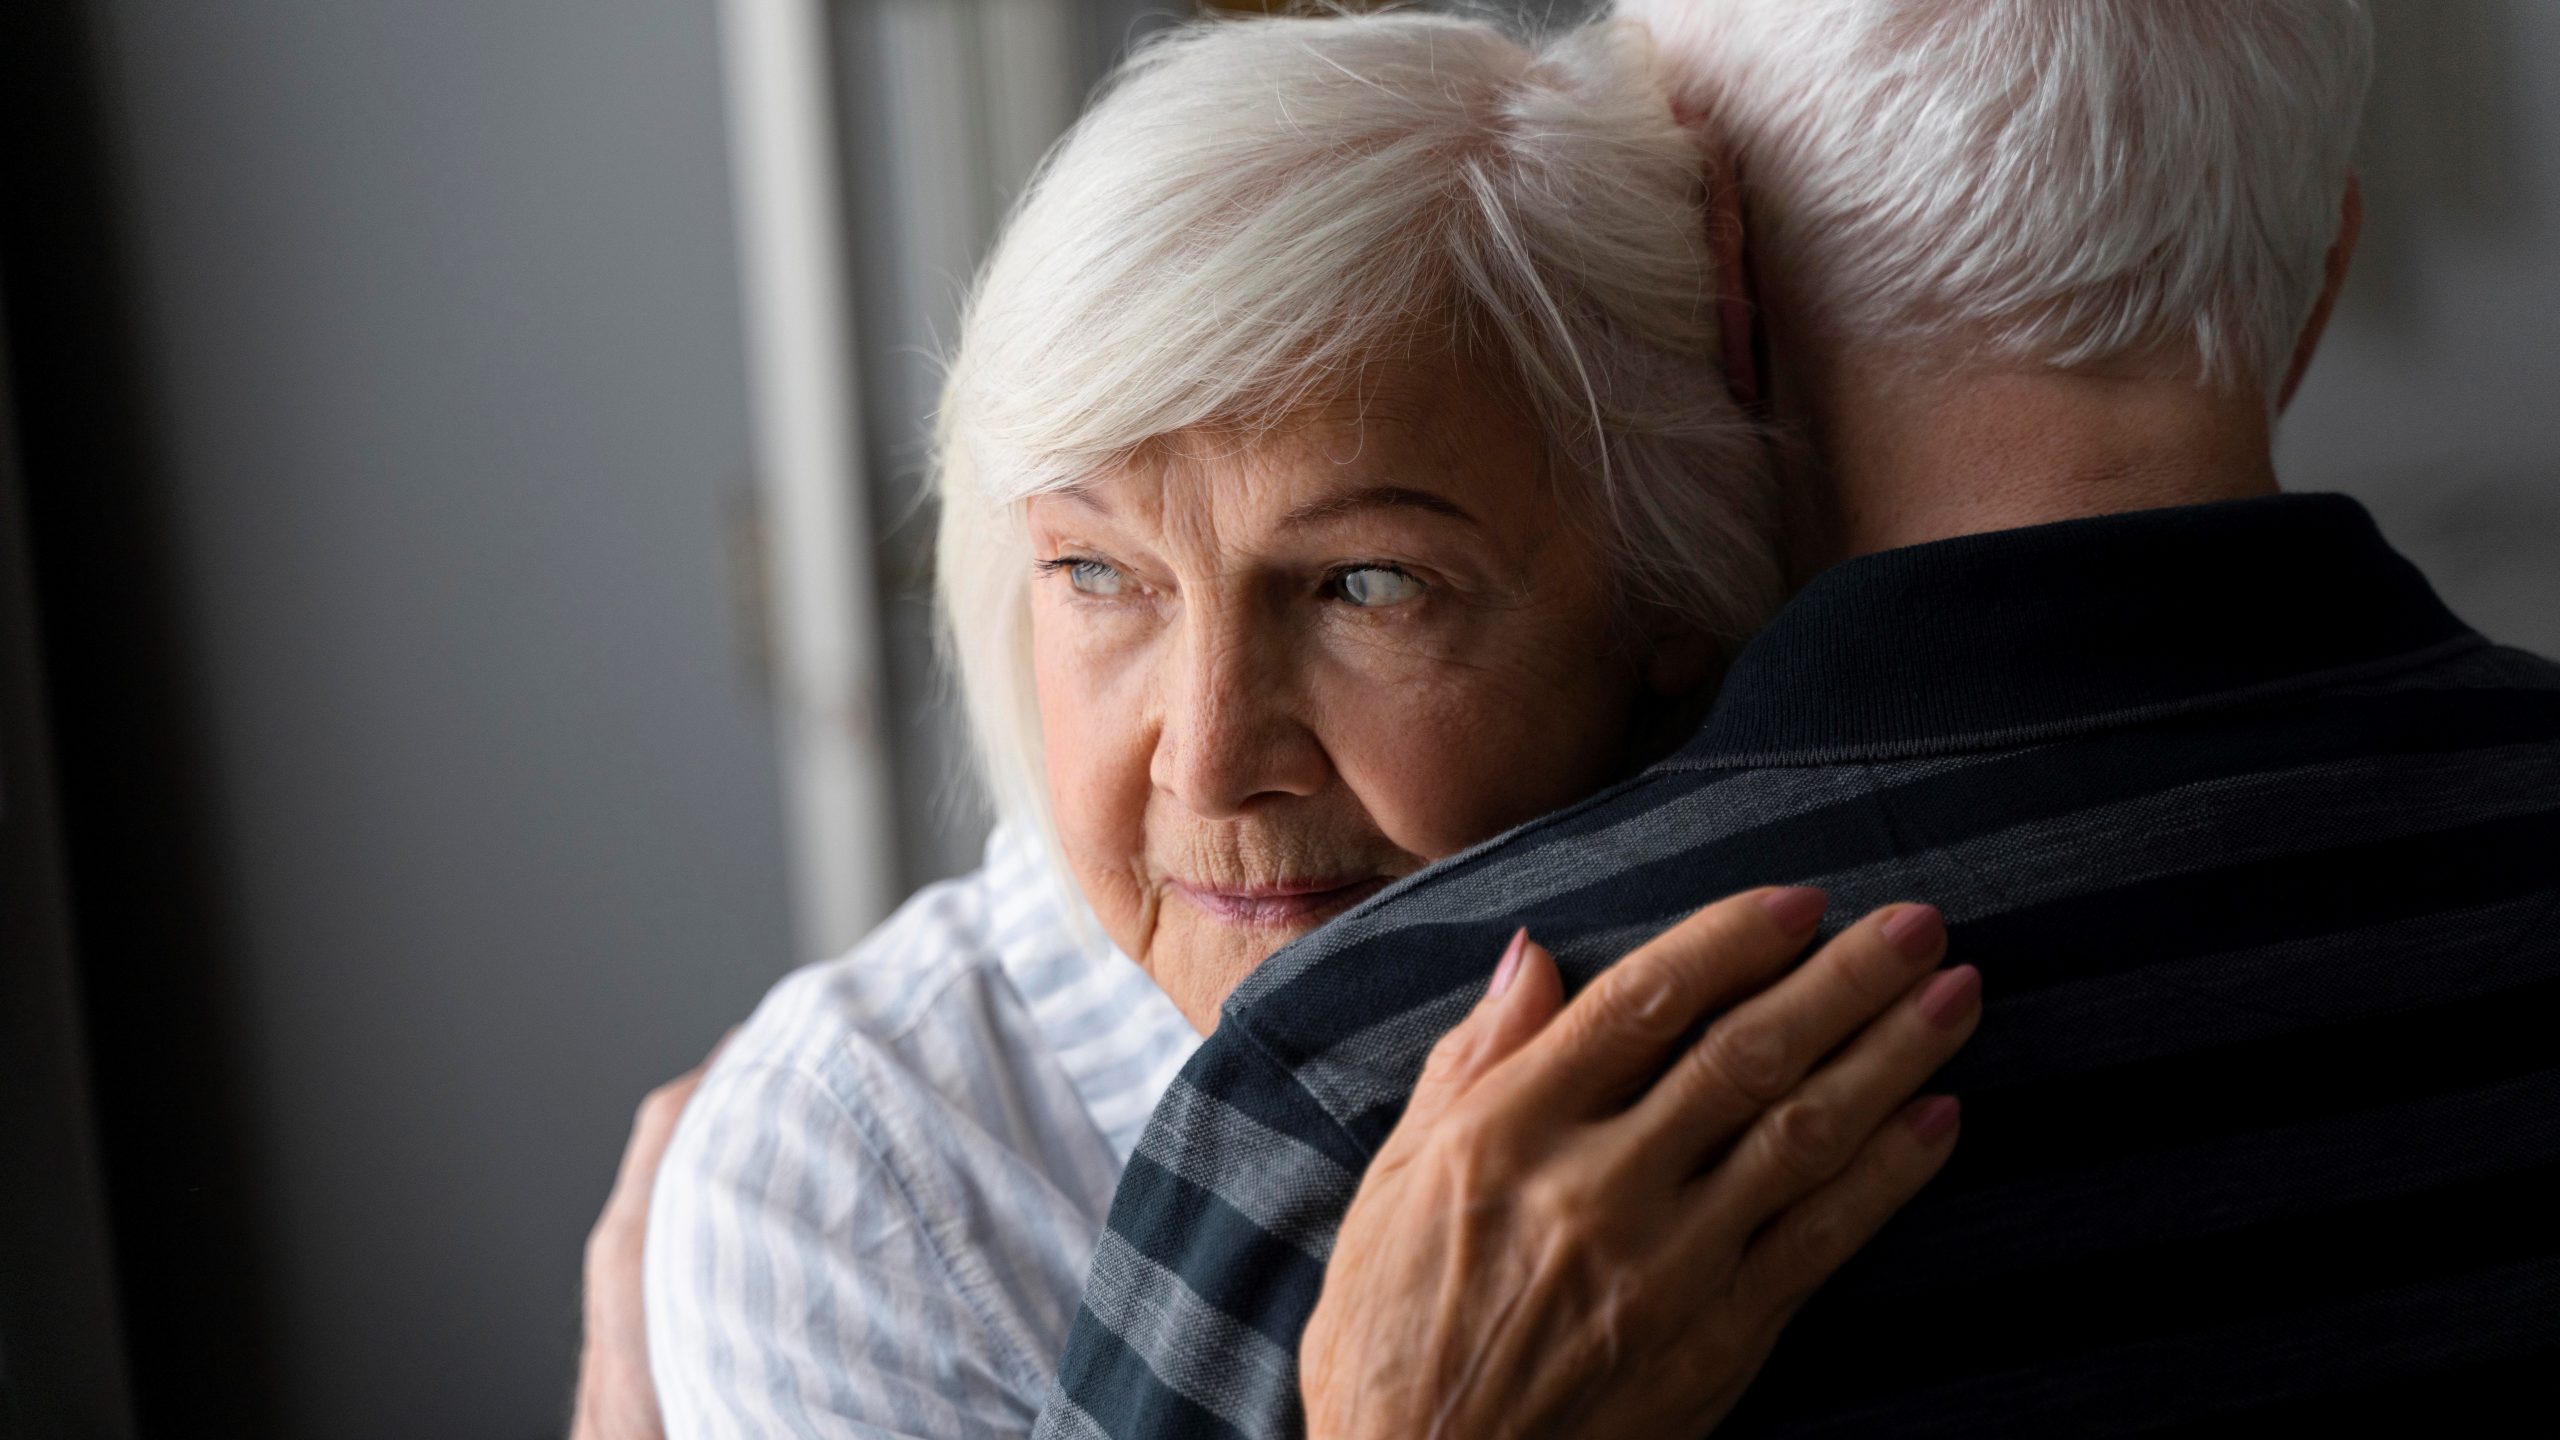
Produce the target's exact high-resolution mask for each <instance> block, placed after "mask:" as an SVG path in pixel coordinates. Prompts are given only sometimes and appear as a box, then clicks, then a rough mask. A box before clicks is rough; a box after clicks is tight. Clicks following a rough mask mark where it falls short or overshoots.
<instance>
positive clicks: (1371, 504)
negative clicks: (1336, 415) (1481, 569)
mask: <svg viewBox="0 0 2560 1440" xmlns="http://www.w3.org/2000/svg"><path fill="white" fill-rule="evenodd" d="M1363 510H1424V511H1428V512H1430V513H1431V514H1434V515H1446V516H1448V517H1449V518H1450V519H1452V520H1463V521H1465V522H1466V523H1467V524H1469V525H1473V526H1475V527H1477V528H1478V529H1482V528H1483V526H1484V522H1483V521H1481V520H1478V519H1477V518H1476V517H1475V516H1473V515H1471V514H1469V513H1468V512H1467V508H1466V507H1465V506H1463V505H1460V504H1459V503H1458V502H1457V501H1455V500H1452V499H1450V498H1448V497H1447V496H1445V495H1434V494H1433V493H1431V492H1430V491H1428V490H1415V489H1412V488H1410V487H1407V486H1403V485H1366V486H1363V487H1361V488H1360V489H1357V490H1351V491H1346V492H1344V493H1343V494H1340V495H1328V496H1326V497H1325V498H1324V499H1322V500H1310V501H1308V502H1307V503H1306V504H1304V505H1301V506H1299V507H1298V508H1296V509H1294V510H1292V511H1290V512H1289V513H1288V514H1286V515H1284V516H1282V517H1281V518H1280V523H1281V525H1282V526H1284V527H1288V526H1298V525H1313V524H1315V523H1317V522H1319V521H1324V520H1338V519H1340V518H1342V517H1343V516H1345V515H1355V514H1358V513H1359V512H1361V511H1363Z"/></svg>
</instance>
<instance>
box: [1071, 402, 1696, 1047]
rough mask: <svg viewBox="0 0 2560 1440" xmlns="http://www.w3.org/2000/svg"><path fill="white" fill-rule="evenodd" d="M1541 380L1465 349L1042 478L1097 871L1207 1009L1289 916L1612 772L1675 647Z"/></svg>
mask: <svg viewBox="0 0 2560 1440" xmlns="http://www.w3.org/2000/svg"><path fill="white" fill-rule="evenodd" d="M1523 408H1524V407H1523V406H1521V405H1520V404H1519V403H1517V402H1515V401H1512V400H1510V399H1509V398H1508V397H1507V392H1505V391H1504V390H1502V389H1501V388H1500V387H1498V386H1495V385H1491V384H1488V383H1485V382H1483V381H1482V380H1481V379H1480V378H1479V377H1478V376H1476V375H1475V374H1472V373H1470V372H1469V371H1468V370H1467V369H1466V368H1464V367H1462V366H1460V365H1458V364H1457V363H1456V362H1454V361H1447V362H1441V363H1438V364H1425V363H1415V364H1408V365H1404V366H1393V367H1379V368H1377V369H1373V370H1372V372H1371V373H1370V377H1369V382H1368V383H1367V384H1366V385H1364V386H1363V387H1362V394H1361V395H1359V396H1356V397H1351V398H1346V399H1344V400H1342V401H1340V402H1338V403H1335V404H1331V405H1327V406H1323V407H1320V408H1318V409H1316V410H1315V411H1314V412H1313V413H1310V414H1309V415H1307V416H1306V417H1305V419H1304V420H1303V422H1302V423H1299V424H1297V425H1295V426H1293V427H1291V428H1288V429H1285V430H1283V431H1281V432H1280V433H1277V434H1273V435H1269V436H1266V437H1260V438H1257V439H1255V440H1254V441H1252V442H1251V443H1245V442H1242V441H1237V440H1233V439H1231V438H1228V437H1222V436H1218V435H1208V434H1194V435H1184V436H1180V437H1176V438H1175V439H1174V440H1172V441H1169V442H1167V443H1165V444H1162V445H1159V446H1154V447H1150V451H1149V453H1148V454H1146V455H1145V456H1143V457H1142V458H1140V459H1138V460H1135V461H1133V462H1131V463H1129V464H1127V465H1125V466H1121V467H1118V468H1116V469H1114V470H1112V471H1111V472H1109V473H1107V474H1105V475H1103V476H1100V477H1098V478H1096V479H1094V480H1092V481H1090V482H1088V483H1086V484H1085V485H1083V486H1081V487H1079V488H1076V489H1073V490H1069V491H1064V492H1055V493H1049V494H1044V495H1041V496H1039V497H1037V498H1035V499H1034V500H1032V501H1031V503H1030V505H1029V507H1028V512H1027V514H1028V520H1029V524H1030V532H1031V544H1032V552H1033V556H1034V559H1035V563H1036V564H1037V567H1038V574H1037V575H1036V577H1035V581H1034V584H1033V587H1032V601H1031V614H1032V650H1033V657H1034V666H1035V671H1036V674H1037V677H1038V686H1039V697H1040V716H1041V726H1042V730H1043V733H1044V736H1045V746H1046V755H1047V763H1048V777H1049V787H1050V794H1051V800H1052V804H1053V807H1054V811H1055V815H1056V820H1057V825H1058V830H1059V834H1060V837H1061V839H1062V840H1063V841H1064V844H1065V848H1066V853H1067V858H1068V861H1069V863H1070V864H1071V865H1072V867H1073V869H1074V872H1075V877H1076V881H1077V884H1078V885H1079V887H1080V888H1081V889H1082V890H1083V893H1084V895H1085V897H1086V899H1087V900H1088V901H1089V902H1090V903H1091V904H1092V906H1093V908H1094V910H1095V912H1096V913H1097V914H1098V915H1099V916H1100V917H1101V920H1102V924H1103V927H1104V928H1105V929H1106V930H1107V931H1108V932H1109V933H1110V935H1111V938H1112V939H1113V940H1114V941H1116V942H1117V943H1118V944H1119V945H1120V947H1121V948H1122V949H1123V950H1125V951H1127V952H1128V953H1129V954H1130V955H1131V956H1132V957H1134V958H1135V959H1136V960H1137V961H1138V963H1139V964H1140V965H1142V966H1144V967H1145V968H1146V970H1147V972H1148V973H1149V974H1150V975H1152V976H1153V977H1154V978H1155V980H1156V982H1157V983H1158V984H1160V985H1162V986H1163V987H1164V988H1165V990H1166V992H1167V993H1168V994H1170V995H1171V996H1172V997H1173V999H1174V1002H1175V1003H1176V1004H1177V1005H1179V1006H1180V1007H1181V1009H1182V1012H1183V1013H1184V1014H1185V1015H1186V1016H1188V1017H1189V1018H1190V1020H1191V1023H1192V1024H1193V1025H1194V1026H1195V1027H1197V1028H1199V1029H1200V1030H1202V1031H1204V1032H1205V1031H1207V1030H1209V1029H1210V1028H1211V1027H1212V1026H1214V1025H1215V1023H1216V1019H1217V1008H1218V1005H1219V1003H1220V1002H1221V1001H1223V1000H1224V999H1225V998H1226V995H1227V993H1228V992H1229V991H1230V990H1232V989H1234V988H1235V985H1236V983H1237V982H1238V981H1240V980H1242V979H1243V978H1244V976H1245V975H1246V973H1247V972H1249V971H1250V970H1252V968H1253V967H1254V966H1255V965H1256V964H1258V963H1260V962H1261V961H1262V960H1263V959H1264V958H1265V957H1267V956H1268V955H1270V954H1271V952H1272V951H1274V950H1276V949H1278V948H1279V947H1280V946H1281V945H1282V944H1284V943H1286V942H1287V941H1289V940H1291V939H1293V938H1295V937H1296V936H1299V935H1302V934H1304V933H1306V932H1307V931H1309V930H1312V929H1314V928H1315V927H1316V926H1317V925H1319V924H1322V923H1323V922H1324V921H1325V920H1327V919H1329V918H1331V917H1332V916H1334V915H1336V914H1339V913H1340V912H1342V911H1343V910H1345V909H1347V908H1349V907H1350V906H1352V905H1353V904H1355V903H1357V902H1358V901H1360V900H1362V899H1365V898H1366V897H1368V896H1369V895H1371V894H1373V893H1375V892H1376V891H1377V890H1379V889H1380V888H1382V887H1383V886H1384V885H1386V884H1387V882H1389V881H1390V880H1393V879H1394V878H1396V877H1397V876H1400V875H1404V874H1407V873H1409V872H1411V871H1414V870H1417V869H1419V868H1421V867H1422V866H1423V865H1425V864H1426V863H1428V862H1430V861H1432V860H1435V859H1438V858H1440V857H1442V856H1446V855H1449V854H1452V853H1454V852H1456V851H1458V850H1461V849H1464V848H1465V847H1467V846H1468V845H1471V844H1473V843H1475V842H1477V841H1479V840H1483V839H1486V838H1488V837H1490V836H1492V835H1495V834H1497V833H1499V832H1501V831H1503V830H1505V829H1508V828H1510V827H1511V826H1512V825H1515V824H1517V823H1519V822H1521V821H1523V820H1526V819H1528V818H1530V817H1532V816H1535V815H1538V814H1541V813H1543V812H1545V811H1548V810H1551V809H1554V808H1556V807H1557V806H1559V805H1562V804H1565V803H1567V802H1569V801H1572V800H1575V799H1578V798H1580V797H1581V796H1583V795H1586V794H1588V793H1590V792H1591V791H1592V790H1594V789H1597V788H1598V787H1599V786H1601V785H1602V784H1604V783H1606V782H1607V781H1608V780H1610V779H1611V778H1614V776H1615V774H1616V773H1617V772H1618V771H1619V770H1620V768H1621V767H1622V765H1623V764H1624V763H1625V760H1626V757H1627V738H1628V731H1629V725H1630V720H1631V716H1632V712H1633V709H1634V707H1635V705H1636V703H1637V701H1638V699H1639V698H1640V697H1641V695H1642V694H1643V693H1644V692H1645V690H1646V689H1647V688H1648V681H1649V680H1651V681H1654V682H1656V683H1659V682H1661V681H1662V680H1663V678H1664V677H1663V676H1662V675H1661V674H1660V673H1659V667H1658V665H1655V664H1652V663H1649V660H1648V657H1647V656H1644V655H1640V654H1638V653H1637V651H1638V650H1639V649H1643V648H1645V647H1641V646H1639V645H1636V644H1634V643H1631V642H1630V641H1629V640H1628V638H1627V637H1626V636H1625V635H1624V633H1623V631H1624V628H1625V627H1623V626H1621V625H1619V624H1616V623H1613V619H1612V617H1613V614H1614V613H1615V606H1614V603H1613V589H1612V577H1611V573H1610V568H1609V565H1608V562H1607V559H1606V557H1605V554H1604V550H1603V547H1602V546H1601V545H1600V543H1599V542H1598V541H1597V539H1596V537H1594V536H1593V535H1592V534H1591V533H1590V531H1591V528H1592V527H1591V526H1589V525H1588V524H1583V523H1575V521H1574V520H1572V519H1569V518H1568V516H1567V515H1566V514H1565V513H1564V510H1563V508H1562V507H1561V506H1560V505H1559V503H1558V497H1557V496H1556V495H1555V494H1554V493H1553V491H1554V487H1553V486H1552V485H1551V484H1550V483H1549V481H1548V479H1547V475H1546V471H1545V467H1544V465H1543V463H1542V454H1543V451H1542V447H1541V445H1540V442H1539V438H1538V435H1537V433H1536V431H1535V430H1534V428H1533V426H1532V425H1531V423H1530V422H1529V421H1528V420H1527V419H1525V418H1524V416H1523V413H1522V411H1523Z"/></svg>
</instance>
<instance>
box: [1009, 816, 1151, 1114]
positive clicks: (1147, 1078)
mask: <svg viewBox="0 0 2560 1440" xmlns="http://www.w3.org/2000/svg"><path fill="white" fill-rule="evenodd" d="M980 873H981V875H982V876H983V877H984V883H985V885H986V894H987V908H988V924H989V939H990V943H991V944H992V946H993V948H994V950H995V953H996V958H997V961H998V963H999V964H1001V965H1002V966H1003V967H1004V971H1005V974H1006V976H1007V978H1008V979H1010V980H1011V981H1012V982H1013V988H1014V992H1015V993H1016V994H1018V995H1020V996H1021V997H1022V1000H1023V1004H1024V1005H1025V1006H1026V1007H1027V1008H1028V1009H1029V1010H1030V1012H1031V1019H1032V1023H1033V1024H1034V1025H1035V1026H1037V1027H1038V1029H1039V1032H1040V1038H1041V1040H1042V1041H1043V1042H1044V1043H1045V1044H1046V1045H1047V1046H1048V1049H1049V1053H1050V1055H1051V1057H1052V1058H1054V1059H1055V1060H1056V1061H1057V1063H1058V1068H1059V1069H1060V1070H1061V1071H1063V1072H1064V1073H1065V1075H1066V1077H1067V1082H1068V1083H1069V1084H1070V1085H1073V1086H1074V1087H1075V1092H1076V1097H1077V1098H1078V1099H1079V1100H1081V1101H1083V1102H1084V1107H1085V1110H1086V1112H1087V1113H1088V1114H1090V1115H1091V1116H1092V1117H1093V1122H1094V1125H1095V1126H1096V1128H1098V1129H1099V1130H1101V1132H1102V1136H1103V1138H1104V1139H1105V1140H1106V1141H1108V1142H1109V1143H1110V1145H1111V1148H1112V1150H1113V1152H1114V1153H1116V1154H1117V1155H1118V1156H1119V1157H1120V1160H1121V1162H1122V1163H1123V1164H1126V1163H1127V1162H1128V1159H1129V1156H1130V1154H1131V1153H1132V1152H1133V1151H1134V1150H1136V1148H1137V1144H1138V1136H1139V1133H1140V1132H1141V1131H1142V1130H1144V1129H1145V1128H1146V1123H1147V1116H1148V1115H1149V1114H1151V1113H1152V1112H1153V1111H1154V1110H1155V1106H1156V1102H1157V1101H1158V1100H1159V1099H1162V1098H1163V1096H1164V1092H1165V1090H1166V1088H1167V1087H1169V1086H1171V1085H1172V1083H1173V1077H1174V1073H1175V1072H1176V1071H1179V1070H1180V1069H1181V1068H1182V1064H1183V1062H1184V1061H1186V1060H1188V1059H1190V1058H1191V1052H1192V1051H1193V1050H1195V1049H1197V1048H1199V1045H1200V1034H1199V1032H1198V1031H1196V1030H1193V1029H1192V1028H1191V1022H1190V1021H1188V1020H1185V1019H1184V1018H1182V1012H1181V1010H1179V1009H1177V1008H1176V1007H1175V1006H1174V1003H1173V999H1172V997H1170V996H1168V995H1166V994H1165V993H1164V990H1163V988H1162V987H1160V986H1158V985H1157V984H1156V982H1155V981H1154V980H1153V979H1151V978H1149V976H1148V975H1147V973H1146V971H1144V970H1142V969H1140V968H1138V964H1137V962H1136V961H1134V960H1131V959H1130V958H1129V957H1128V956H1127V955H1124V954H1122V953H1121V952H1120V948H1119V947H1118V946H1116V945H1114V944H1112V943H1111V942H1110V940H1109V939H1108V938H1106V937H1105V936H1104V935H1103V934H1102V927H1101V925H1100V924H1099V923H1098V922H1096V921H1095V920H1094V918H1093V916H1092V914H1091V913H1090V912H1089V911H1087V910H1086V909H1085V908H1084V905H1083V902H1082V900H1081V899H1079V898H1078V896H1077V893H1076V891H1075V888H1074V886H1073V885H1072V883H1071V882H1069V881H1068V880H1067V879H1066V878H1065V877H1064V876H1062V875H1061V874H1059V872H1058V868H1057V866H1056V865H1055V864H1053V863H1052V861H1051V859H1050V857H1049V855H1048V853H1047V851H1046V849H1045V848H1044V847H1043V846H1042V845H1041V843H1040V842H1039V840H1038V839H1036V838H1035V837H1034V836H1033V835H1032V833H1031V832H1030V830H1029V829H1028V827H1025V826H1022V825H1018V824H1013V823H1001V824H998V825H997V826H996V827H995V829H994V831H993V832H991V833H990V834H989V835H988V836H987V848H986V859H985V868H984V869H983V870H982V871H981V872H980Z"/></svg>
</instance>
